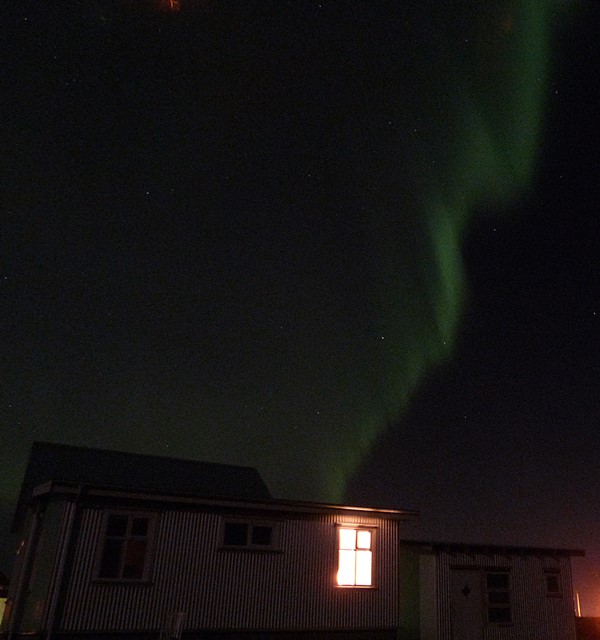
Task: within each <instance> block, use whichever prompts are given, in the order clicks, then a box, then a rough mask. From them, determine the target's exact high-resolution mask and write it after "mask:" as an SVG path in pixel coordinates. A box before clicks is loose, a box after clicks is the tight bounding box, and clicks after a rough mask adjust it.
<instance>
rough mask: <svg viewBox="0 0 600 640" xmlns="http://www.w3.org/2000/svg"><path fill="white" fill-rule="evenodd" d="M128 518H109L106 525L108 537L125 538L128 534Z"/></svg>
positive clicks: (115, 516) (114, 516)
mask: <svg viewBox="0 0 600 640" xmlns="http://www.w3.org/2000/svg"><path fill="white" fill-rule="evenodd" d="M127 520H128V518H127V516H118V515H114V514H113V515H111V516H109V517H108V523H107V525H106V535H107V536H121V537H125V535H126V534H127Z"/></svg>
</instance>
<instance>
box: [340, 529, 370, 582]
mask: <svg viewBox="0 0 600 640" xmlns="http://www.w3.org/2000/svg"><path fill="white" fill-rule="evenodd" d="M338 544H339V546H338V572H337V583H338V585H339V586H341V587H369V586H371V585H372V583H373V581H372V566H373V552H372V550H371V544H372V532H371V531H369V530H368V529H347V528H341V529H339V539H338Z"/></svg>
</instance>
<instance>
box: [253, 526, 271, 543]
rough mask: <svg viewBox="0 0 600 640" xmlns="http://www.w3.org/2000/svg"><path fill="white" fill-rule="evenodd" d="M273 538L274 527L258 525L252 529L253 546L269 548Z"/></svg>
mask: <svg viewBox="0 0 600 640" xmlns="http://www.w3.org/2000/svg"><path fill="white" fill-rule="evenodd" d="M272 537H273V527H267V526H263V525H257V526H254V527H252V544H256V545H264V546H268V545H270V544H271V539H272Z"/></svg>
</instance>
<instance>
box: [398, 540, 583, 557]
mask: <svg viewBox="0 0 600 640" xmlns="http://www.w3.org/2000/svg"><path fill="white" fill-rule="evenodd" d="M400 544H401V545H406V546H412V547H420V548H421V549H422V550H424V551H429V552H444V551H445V552H447V553H481V554H484V555H485V554H498V555H501V554H503V553H504V554H510V555H546V556H547V555H555V556H579V557H583V556H585V551H583V550H582V549H565V548H557V547H537V546H535V547H529V546H522V545H507V544H480V543H478V544H473V543H470V542H441V541H431V540H402V541H401V543H400Z"/></svg>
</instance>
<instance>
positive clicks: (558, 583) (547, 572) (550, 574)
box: [544, 568, 563, 598]
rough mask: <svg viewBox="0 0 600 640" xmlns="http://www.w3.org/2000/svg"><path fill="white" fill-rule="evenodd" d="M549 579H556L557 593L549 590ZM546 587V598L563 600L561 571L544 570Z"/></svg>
mask: <svg viewBox="0 0 600 640" xmlns="http://www.w3.org/2000/svg"><path fill="white" fill-rule="evenodd" d="M549 578H556V586H557V589H556V591H554V590H552V589H549V588H548V587H549V582H548V579H549ZM544 587H545V589H546V597H548V598H562V597H563V586H562V578H561V575H560V569H558V568H557V569H544Z"/></svg>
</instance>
